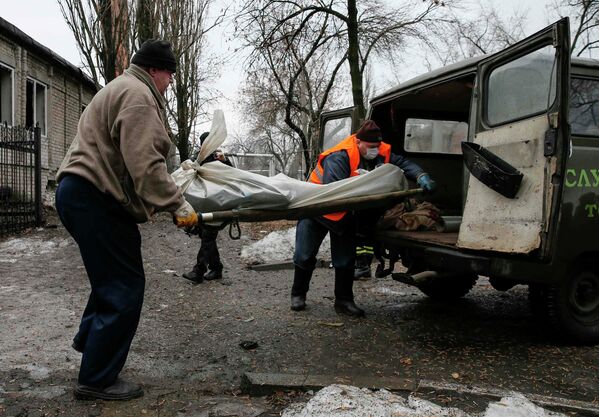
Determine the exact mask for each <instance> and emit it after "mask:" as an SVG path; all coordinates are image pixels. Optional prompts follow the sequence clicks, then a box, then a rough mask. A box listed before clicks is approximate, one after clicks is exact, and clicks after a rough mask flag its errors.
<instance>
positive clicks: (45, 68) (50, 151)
mask: <svg viewBox="0 0 599 417" xmlns="http://www.w3.org/2000/svg"><path fill="white" fill-rule="evenodd" d="M0 63H1V64H4V65H5V66H8V67H10V68H11V69H12V70H13V78H14V81H13V97H14V99H13V119H14V125H21V126H24V125H25V122H26V88H27V79H28V78H30V79H33V80H35V81H36V82H39V83H41V84H43V85H45V86H46V106H45V107H46V134H45V135H42V189H45V188H46V187H45V186H44V185H46V186H47V185H48V184H52V183H53V181H54V176H55V175H56V172H57V170H58V168H59V167H60V164H61V162H62V159H63V157H64V155H65V153H66V151H67V150H68V148H69V146H70V144H71V142H72V140H73V138H74V137H75V133H76V131H77V123H78V121H79V115H80V114H81V111H82V109H83V108H84V106H86V105H87V104H88V103H89V102H90V101H91V98H92V97H93V95H94V89H93V88H91V86H89V85H88V84H87V83H84V82H82V80H81V79H78V78H77V77H76V76H74V75H73V73H72V72H70V71H68V70H67V69H66V68H64V67H63V66H61V65H52V64H51V63H50V62H47V61H46V60H45V59H44V57H42V56H37V55H36V53H35V52H31V51H28V50H27V49H26V48H24V47H21V46H20V45H18V44H16V43H15V42H14V41H11V40H10V39H8V38H7V37H5V36H3V35H2V34H1V33H0Z"/></svg>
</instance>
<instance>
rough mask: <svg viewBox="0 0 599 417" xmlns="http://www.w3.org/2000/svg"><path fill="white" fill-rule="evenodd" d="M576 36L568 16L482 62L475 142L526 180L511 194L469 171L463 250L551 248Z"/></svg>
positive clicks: (461, 240) (460, 240)
mask: <svg viewBox="0 0 599 417" xmlns="http://www.w3.org/2000/svg"><path fill="white" fill-rule="evenodd" d="M569 36H570V31H569V23H568V19H567V18H565V19H562V20H560V21H558V22H556V23H554V24H553V25H551V26H549V27H547V28H545V29H543V30H542V31H540V32H538V33H536V34H535V35H533V36H531V37H529V38H527V39H525V40H523V41H521V42H519V43H517V44H515V45H513V46H511V47H509V48H507V49H505V50H503V51H501V52H499V53H497V54H494V55H492V56H490V57H488V58H486V59H485V60H483V61H481V62H480V63H479V66H478V71H477V81H476V86H475V103H474V105H475V106H476V110H475V111H474V112H472V115H473V116H472V117H473V118H474V119H475V120H471V124H470V125H471V126H472V127H475V132H474V136H473V137H471V138H472V139H471V140H472V141H473V142H474V143H476V144H477V145H480V146H481V147H483V148H484V150H485V152H487V151H488V152H491V153H492V154H494V156H497V157H499V158H500V159H502V160H503V161H505V162H506V163H507V164H509V165H511V166H512V167H513V168H515V169H516V170H517V171H520V172H521V173H522V174H523V177H522V182H521V184H520V186H519V189H518V190H517V192H516V193H515V196H513V198H508V197H505V196H504V195H502V194H500V193H498V192H497V191H495V190H494V189H492V188H491V187H490V186H488V185H485V184H484V183H483V182H481V181H480V180H479V179H478V178H476V177H475V175H470V176H469V179H468V189H467V197H466V202H465V206H464V212H463V218H462V225H461V227H460V232H459V237H458V243H457V245H458V246H459V247H461V248H468V249H475V250H485V251H497V252H504V253H514V254H527V253H531V252H533V251H537V250H538V253H539V255H540V256H541V257H543V256H544V255H545V254H546V253H547V250H548V248H549V242H550V237H551V235H552V233H551V232H552V230H553V228H554V227H555V225H554V224H553V223H554V222H552V220H553V217H552V216H553V215H554V214H555V213H557V210H558V204H557V203H558V201H559V197H560V195H561V193H562V189H561V178H563V171H564V166H565V158H566V156H567V150H568V149H567V148H568V145H569V140H568V139H567V138H568V130H569V129H568V119H567V107H568V102H567V101H568V88H569V85H568V84H569V68H570V40H569ZM471 172H472V173H474V172H475V171H474V170H473V169H472V170H471Z"/></svg>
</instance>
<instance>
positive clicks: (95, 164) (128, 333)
mask: <svg viewBox="0 0 599 417" xmlns="http://www.w3.org/2000/svg"><path fill="white" fill-rule="evenodd" d="M175 70H176V60H175V56H174V54H173V51H172V49H171V45H170V43H169V42H166V41H161V40H155V39H152V40H148V41H146V42H144V44H143V45H142V46H141V48H140V49H139V50H138V51H137V52H136V54H135V55H134V56H133V58H132V59H131V65H130V67H129V68H128V69H127V70H125V73H124V74H122V75H120V76H119V77H117V78H116V79H114V80H113V81H111V82H109V83H108V84H107V85H106V86H105V87H103V88H102V89H101V90H100V91H98V93H97V94H96V95H95V96H94V98H93V99H92V100H91V102H90V103H89V105H88V106H87V107H86V109H85V111H84V112H83V114H82V115H81V118H80V119H79V124H78V126H77V135H76V136H75V139H74V140H73V143H72V144H71V147H70V148H69V151H68V152H67V155H66V156H65V158H64V161H63V162H62V164H61V167H60V169H59V170H58V173H57V176H56V178H57V181H58V188H57V190H56V211H57V212H58V215H59V217H60V220H61V222H62V224H63V225H64V226H65V228H66V229H67V231H68V232H69V233H70V235H71V236H72V237H73V238H74V239H75V242H77V245H78V247H79V251H80V253H81V258H82V260H83V264H84V266H85V270H86V272H87V276H88V278H89V282H90V286H91V292H90V295H89V298H88V301H87V306H86V307H85V310H84V311H83V316H82V318H81V323H80V325H79V330H78V332H77V334H76V335H75V337H74V338H73V343H72V347H73V348H74V349H75V350H77V351H78V352H81V353H82V354H83V355H82V358H81V366H80V369H79V376H78V380H77V382H78V383H77V386H76V387H75V396H76V397H77V398H78V399H104V400H128V399H131V398H135V397H139V396H141V395H143V390H142V388H141V387H140V386H139V385H138V384H135V383H133V382H128V381H125V380H123V379H122V378H121V377H120V372H121V370H122V369H123V366H124V365H125V362H126V360H127V356H128V354H129V349H130V346H131V342H132V340H133V338H134V336H135V332H136V330H137V325H138V323H139V318H140V313H141V310H142V305H143V298H144V287H145V274H144V270H143V261H142V254H141V236H140V233H139V228H138V226H137V223H143V222H145V221H147V220H148V219H149V218H150V216H151V215H152V214H153V213H155V212H158V211H168V212H171V213H172V214H173V219H174V221H175V224H176V225H177V226H179V227H192V226H193V225H195V224H197V222H198V217H197V214H196V212H195V211H194V210H193V207H192V206H191V205H190V204H189V203H188V202H187V201H186V200H185V198H184V197H183V193H182V192H181V190H180V189H179V187H177V185H176V184H175V182H174V181H173V178H172V177H171V175H170V174H169V173H168V171H167V167H166V156H167V154H168V151H169V149H170V146H171V140H170V138H169V136H168V134H167V132H166V128H165V121H166V118H165V114H164V109H165V99H164V94H165V92H166V90H167V88H168V86H169V85H170V83H171V81H172V76H173V73H174V72H175Z"/></svg>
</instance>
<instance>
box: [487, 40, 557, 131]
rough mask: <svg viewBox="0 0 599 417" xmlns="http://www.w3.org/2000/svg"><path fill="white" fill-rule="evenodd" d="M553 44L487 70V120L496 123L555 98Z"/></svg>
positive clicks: (529, 112) (542, 108)
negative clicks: (488, 72)
mask: <svg viewBox="0 0 599 417" xmlns="http://www.w3.org/2000/svg"><path fill="white" fill-rule="evenodd" d="M555 66H556V56H555V48H553V47H552V46H546V47H544V48H541V49H537V50H536V51H534V52H532V53H530V54H527V55H524V56H522V57H520V58H518V59H515V60H512V61H510V62H508V63H507V64H504V65H501V66H499V67H497V68H495V69H494V70H493V71H491V73H490V74H489V79H488V84H487V85H488V87H487V88H488V93H487V111H486V116H487V117H486V118H487V122H488V123H489V124H490V125H491V126H496V125H499V124H502V123H505V122H511V121H515V120H519V119H523V118H525V117H529V116H533V115H536V114H540V113H543V112H545V111H546V110H547V109H548V108H549V107H551V105H552V104H553V102H554V101H555V91H556V88H555V84H556V67H555Z"/></svg>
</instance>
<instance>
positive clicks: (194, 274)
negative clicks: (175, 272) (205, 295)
mask: <svg viewBox="0 0 599 417" xmlns="http://www.w3.org/2000/svg"><path fill="white" fill-rule="evenodd" d="M183 278H185V279H188V280H190V281H192V282H193V283H195V284H201V283H202V282H204V273H200V272H199V271H198V270H197V269H195V268H194V269H192V270H191V271H189V272H186V273H184V274H183Z"/></svg>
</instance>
